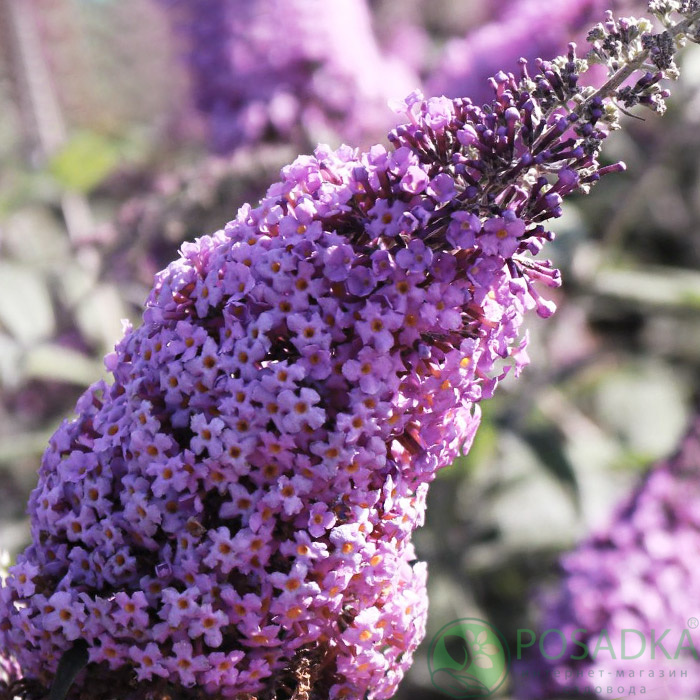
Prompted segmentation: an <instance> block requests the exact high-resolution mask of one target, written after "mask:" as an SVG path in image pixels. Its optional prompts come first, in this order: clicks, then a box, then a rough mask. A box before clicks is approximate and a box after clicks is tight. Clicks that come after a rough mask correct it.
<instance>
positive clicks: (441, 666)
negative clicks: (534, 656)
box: [428, 617, 510, 698]
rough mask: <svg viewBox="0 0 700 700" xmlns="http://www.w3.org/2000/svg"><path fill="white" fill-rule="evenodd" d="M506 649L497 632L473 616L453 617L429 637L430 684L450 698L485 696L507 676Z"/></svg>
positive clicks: (507, 652)
mask: <svg viewBox="0 0 700 700" xmlns="http://www.w3.org/2000/svg"><path fill="white" fill-rule="evenodd" d="M509 665H510V651H509V650H508V646H507V645H506V642H505V639H504V638H503V636H502V635H501V633H500V632H499V631H498V630H497V629H496V628H495V627H494V626H493V625H491V624H489V623H488V622H485V621H484V620H479V619H477V618H475V617H467V618H463V619H461V620H453V621H452V622H449V623H448V624H446V625H445V626H444V627H443V628H442V629H441V630H440V631H439V632H438V633H437V634H436V635H435V636H434V637H433V639H432V641H431V643H430V649H429V650H428V667H429V669H430V679H431V681H432V683H433V685H434V686H435V687H436V688H437V689H438V690H439V691H440V692H441V693H444V694H445V695H448V696H449V697H451V698H485V697H488V696H489V695H491V694H492V693H493V692H495V691H496V690H497V689H498V688H500V687H501V685H503V681H505V679H506V678H507V677H508V670H509V669H508V667H509Z"/></svg>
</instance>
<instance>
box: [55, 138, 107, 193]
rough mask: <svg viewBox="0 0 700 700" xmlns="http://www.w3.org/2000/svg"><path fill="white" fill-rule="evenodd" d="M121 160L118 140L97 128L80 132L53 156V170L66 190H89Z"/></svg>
mask: <svg viewBox="0 0 700 700" xmlns="http://www.w3.org/2000/svg"><path fill="white" fill-rule="evenodd" d="M118 162H119V152H118V150H117V148H116V146H115V145H114V143H112V142H111V141H109V140H108V139H106V138H105V137H104V136H101V135H100V134H97V133H95V132H93V131H80V132H78V133H76V134H75V135H74V136H73V137H72V138H71V139H70V140H69V141H68V142H67V143H66V144H65V145H64V146H63V147H62V148H61V149H60V150H59V151H58V153H56V154H55V155H54V156H53V158H51V161H50V162H49V172H51V174H52V175H53V176H54V177H55V178H56V180H57V181H58V182H59V183H60V184H61V185H62V186H63V187H65V188H66V189H69V190H74V191H77V192H89V191H90V190H91V189H92V188H93V187H94V186H95V185H97V184H98V183H99V182H101V181H102V180H104V178H105V177H106V176H107V175H108V174H109V173H110V172H111V171H112V170H114V168H115V167H116V165H117V163H118Z"/></svg>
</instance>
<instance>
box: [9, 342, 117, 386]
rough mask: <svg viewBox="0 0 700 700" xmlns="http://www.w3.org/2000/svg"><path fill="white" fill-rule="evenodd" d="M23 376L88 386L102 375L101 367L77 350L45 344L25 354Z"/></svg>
mask: <svg viewBox="0 0 700 700" xmlns="http://www.w3.org/2000/svg"><path fill="white" fill-rule="evenodd" d="M23 369H24V374H25V376H27V377H32V378H35V379H51V380H54V381H61V382H70V383H72V384H78V385H79V386H88V385H89V384H92V383H93V382H94V381H96V380H98V379H99V378H100V377H101V376H102V375H103V374H104V372H103V370H102V366H101V365H100V363H99V362H97V361H96V360H93V359H91V358H89V357H87V356H85V355H83V354H82V353H80V352H78V351H77V350H72V349H71V348H66V347H63V346H61V345H55V344H51V343H46V344H45V345H40V346H38V347H35V348H32V350H31V351H30V352H29V353H28V354H27V357H26V361H25V364H24V368H23Z"/></svg>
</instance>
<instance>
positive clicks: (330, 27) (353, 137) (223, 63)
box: [160, 0, 417, 153]
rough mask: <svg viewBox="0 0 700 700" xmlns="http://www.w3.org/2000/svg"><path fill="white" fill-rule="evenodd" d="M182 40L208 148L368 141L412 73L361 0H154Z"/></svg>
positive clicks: (413, 81)
mask: <svg viewBox="0 0 700 700" xmlns="http://www.w3.org/2000/svg"><path fill="white" fill-rule="evenodd" d="M160 2H161V3H162V4H163V5H164V6H165V7H166V8H167V10H168V12H169V14H170V15H171V19H172V23H173V26H174V27H175V29H176V31H177V32H179V34H180V36H181V37H182V39H183V42H184V50H185V53H186V55H187V64H188V66H189V70H190V76H191V89H192V93H193V97H194V102H195V105H196V108H197V109H198V110H199V111H200V113H201V114H202V115H203V116H204V118H205V121H206V125H207V130H208V133H209V137H210V142H211V146H212V148H213V149H214V150H215V151H217V152H223V153H225V152H229V151H232V150H234V149H235V148H237V147H239V146H241V145H244V144H253V143H256V142H259V141H267V140H283V141H292V142H295V143H298V144H301V145H304V146H305V145H307V144H309V143H314V142H316V141H317V140H319V139H332V140H336V141H337V140H338V139H344V140H346V141H350V142H360V143H362V142H366V140H367V138H371V137H374V136H377V135H379V134H380V133H382V132H383V131H384V130H385V129H386V128H387V127H388V126H390V125H391V122H390V120H389V119H388V117H389V113H388V111H387V109H386V103H387V100H389V99H392V98H401V97H403V96H404V95H406V94H407V93H408V92H409V91H410V90H412V89H414V88H415V87H416V86H417V78H416V77H415V76H414V75H413V73H412V72H411V71H410V70H409V69H408V68H407V67H406V66H405V65H404V64H403V63H402V62H401V61H400V60H398V59H395V58H391V57H390V56H387V55H384V54H383V53H382V51H381V49H380V47H379V45H378V44H377V41H376V39H375V37H374V33H373V29H372V23H371V16H370V13H369V10H368V8H367V6H366V3H365V0H334V2H332V3H329V2H326V1H325V0H291V1H284V2H283V1H282V0H196V1H195V2H191V1H190V0H186V1H185V0H160Z"/></svg>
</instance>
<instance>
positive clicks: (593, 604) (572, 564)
mask: <svg viewBox="0 0 700 700" xmlns="http://www.w3.org/2000/svg"><path fill="white" fill-rule="evenodd" d="M699 470H700V417H696V418H695V419H694V422H693V424H692V426H691V428H690V430H689V431H688V433H687V434H686V436H685V437H684V439H683V441H682V442H681V444H680V446H679V448H678V452H677V453H676V454H675V455H674V456H673V457H671V458H670V459H667V460H665V461H662V462H660V463H659V464H656V465H655V466H653V467H652V469H651V470H650V472H649V473H648V474H647V475H646V476H645V477H644V479H643V480H642V481H641V483H640V484H639V485H638V486H637V487H636V488H635V490H634V492H633V493H632V494H631V495H630V496H629V497H627V498H626V499H625V501H624V502H623V503H622V504H621V505H620V506H619V507H618V509H617V512H616V513H615V514H614V516H613V517H612V519H611V522H610V523H609V525H608V526H607V527H606V528H605V529H603V530H600V531H598V532H597V533H595V534H593V535H592V536H591V537H589V538H588V539H587V540H585V541H584V542H583V543H581V544H580V545H579V546H578V547H577V548H576V549H575V550H574V551H573V552H571V553H570V554H566V555H565V556H564V557H563V558H562V561H561V569H562V574H563V576H562V580H561V582H560V583H559V584H558V587H557V588H556V590H550V591H549V592H547V593H544V594H541V595H540V599H539V601H538V607H539V609H540V617H541V619H540V622H539V629H540V630H542V631H544V630H559V631H560V632H561V633H562V634H563V635H564V637H565V638H566V640H571V639H572V638H574V637H575V638H577V639H578V640H579V642H580V643H581V644H586V645H587V646H588V648H589V652H590V654H591V655H593V654H594V653H595V651H596V647H597V646H598V645H600V652H599V653H598V655H597V656H596V657H595V659H591V658H590V656H588V657H587V658H585V659H581V660H570V659H569V655H570V653H572V654H574V655H580V654H581V653H582V648H581V647H580V646H574V645H573V644H572V643H571V642H570V641H569V642H568V644H569V646H568V648H567V651H566V653H565V654H564V655H563V656H562V658H561V659H556V658H555V659H554V660H552V661H546V660H545V659H544V658H543V656H542V655H541V654H540V653H539V651H538V650H536V647H533V650H531V653H530V654H528V656H527V657H525V659H524V661H523V663H522V664H520V665H518V666H517V667H516V670H515V675H516V678H517V679H518V682H517V683H516V684H515V690H516V691H517V697H518V698H522V699H523V700H531V699H532V700H535V699H537V700H539V699H541V698H560V697H562V695H563V694H564V695H566V693H567V691H568V692H572V693H575V692H576V690H580V689H581V688H583V687H586V688H587V687H590V685H591V677H589V675H588V671H589V669H596V671H595V674H596V676H595V677H596V678H598V672H601V673H602V674H603V676H601V677H603V678H605V679H607V678H608V673H610V674H611V677H612V678H613V679H618V678H619V677H618V676H617V674H618V672H620V673H622V674H623V676H624V677H625V678H626V679H630V677H632V678H635V680H634V681H632V680H626V681H625V682H626V683H628V684H636V685H640V684H641V685H645V686H647V689H648V690H649V693H650V695H651V697H653V698H654V699H655V700H656V699H657V698H658V700H667V699H668V700H671V698H673V699H675V700H692V699H694V698H696V697H697V695H698V692H700V664H699V663H698V658H697V652H693V651H692V650H693V648H695V649H697V646H698V638H697V632H696V631H695V630H694V629H693V628H692V627H691V628H690V629H689V628H688V620H689V619H690V618H692V617H693V615H694V614H696V613H697V604H698V600H700V579H698V576H697V569H696V568H695V567H696V566H697V563H698V562H697V560H698V554H699V552H700V471H699ZM624 630H627V633H626V635H625V641H626V643H627V652H626V655H627V658H623V657H622V652H623V650H622V646H621V645H622V638H623V631H624ZM666 630H668V632H666ZM606 633H607V636H608V639H609V641H610V644H609V645H608V642H607V641H606V639H605V634H606ZM601 635H602V637H601ZM688 635H690V639H688ZM662 636H663V637H664V639H663V641H662V642H661V647H657V648H656V649H654V650H652V644H651V643H650V641H651V640H652V637H655V639H656V640H659V639H660V638H661V637H662ZM642 637H644V639H645V642H644V643H645V648H644V649H642V641H641V639H642ZM601 639H602V642H601V641H600V640H601ZM548 641H549V642H551V643H552V647H551V648H550V647H548V646H545V651H547V652H548V653H549V654H550V656H552V657H557V656H558V654H559V651H560V649H561V645H562V641H561V637H560V636H559V635H558V634H552V635H550V636H549V638H548ZM683 645H685V648H686V651H685V652H679V653H678V654H676V652H677V651H678V649H679V648H680V647H682V646H683ZM608 646H611V647H612V649H613V655H614V656H613V655H611V653H610V652H609V651H606V648H607V647H608ZM554 647H556V649H554ZM662 647H663V649H662ZM638 652H639V654H638V656H637V657H636V658H635V655H637V653H638ZM667 653H668V656H667ZM611 656H612V658H611ZM640 670H641V671H642V672H643V674H644V675H640V673H639V672H640ZM671 671H675V672H674V673H673V675H671V674H670V672H671ZM681 671H683V672H684V673H681ZM630 674H632V675H631V676H630ZM594 685H595V683H594ZM616 685H617V683H616Z"/></svg>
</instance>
